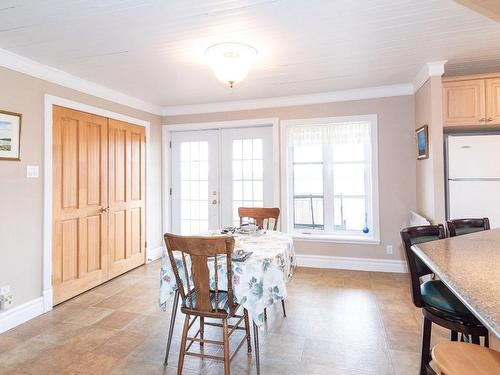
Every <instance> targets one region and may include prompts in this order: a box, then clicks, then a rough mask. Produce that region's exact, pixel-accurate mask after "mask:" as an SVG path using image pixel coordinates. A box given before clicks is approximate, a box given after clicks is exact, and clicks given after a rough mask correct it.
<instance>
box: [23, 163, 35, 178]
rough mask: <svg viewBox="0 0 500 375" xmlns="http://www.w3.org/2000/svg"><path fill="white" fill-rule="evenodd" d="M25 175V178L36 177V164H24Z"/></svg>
mask: <svg viewBox="0 0 500 375" xmlns="http://www.w3.org/2000/svg"><path fill="white" fill-rule="evenodd" d="M26 177H27V178H38V165H28V166H26Z"/></svg>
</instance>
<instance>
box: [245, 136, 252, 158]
mask: <svg viewBox="0 0 500 375" xmlns="http://www.w3.org/2000/svg"><path fill="white" fill-rule="evenodd" d="M243 159H252V139H244V140H243Z"/></svg>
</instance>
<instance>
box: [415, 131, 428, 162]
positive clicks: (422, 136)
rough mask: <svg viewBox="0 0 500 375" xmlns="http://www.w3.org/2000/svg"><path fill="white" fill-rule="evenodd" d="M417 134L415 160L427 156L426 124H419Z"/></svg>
mask: <svg viewBox="0 0 500 375" xmlns="http://www.w3.org/2000/svg"><path fill="white" fill-rule="evenodd" d="M415 132H416V134H417V160H421V159H428V158H429V128H428V126H427V125H424V126H421V127H420V128H418V129H417V130H416V131H415Z"/></svg>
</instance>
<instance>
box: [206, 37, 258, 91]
mask: <svg viewBox="0 0 500 375" xmlns="http://www.w3.org/2000/svg"><path fill="white" fill-rule="evenodd" d="M205 56H206V57H207V61H208V64H209V65H210V67H211V68H212V70H213V71H214V74H215V76H216V77H217V79H219V80H220V81H222V82H224V83H228V84H229V87H231V88H233V86H234V84H235V83H238V82H241V81H243V80H244V79H245V77H246V76H247V74H248V70H249V69H250V67H251V66H252V64H253V62H254V61H255V58H256V57H257V50H256V49H255V48H253V47H252V46H249V45H248V44H243V43H218V44H214V45H213V46H210V47H208V48H207V50H206V51H205Z"/></svg>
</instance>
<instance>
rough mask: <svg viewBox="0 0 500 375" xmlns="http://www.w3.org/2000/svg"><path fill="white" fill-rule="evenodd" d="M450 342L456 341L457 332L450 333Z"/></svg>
mask: <svg viewBox="0 0 500 375" xmlns="http://www.w3.org/2000/svg"><path fill="white" fill-rule="evenodd" d="M450 341H458V332H457V331H451V332H450Z"/></svg>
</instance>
